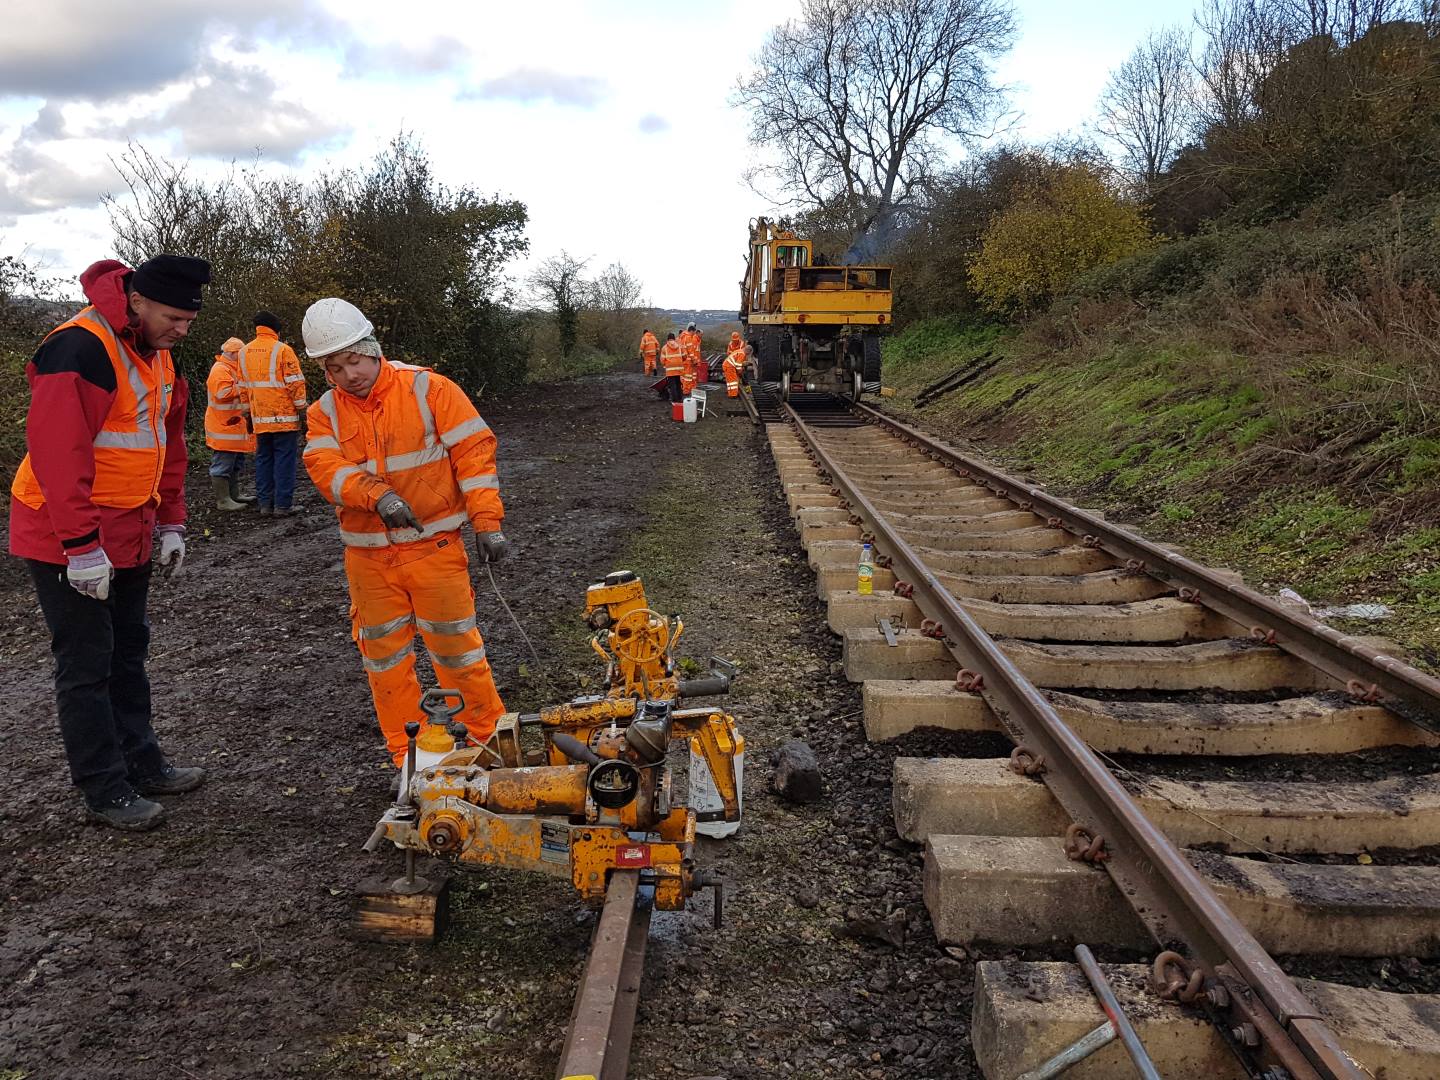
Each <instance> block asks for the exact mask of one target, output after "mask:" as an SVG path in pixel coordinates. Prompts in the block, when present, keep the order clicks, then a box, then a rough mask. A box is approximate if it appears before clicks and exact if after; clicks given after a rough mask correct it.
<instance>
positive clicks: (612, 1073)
mask: <svg viewBox="0 0 1440 1080" xmlns="http://www.w3.org/2000/svg"><path fill="white" fill-rule="evenodd" d="M648 892H649V890H648V889H645V888H642V886H641V884H640V872H639V871H638V870H615V871H612V873H611V875H610V885H609V887H608V888H607V889H606V891H605V906H604V908H602V909H601V911H600V919H599V921H598V922H597V923H596V924H595V936H594V937H593V938H592V939H591V942H590V955H589V956H588V957H586V959H585V973H584V975H582V976H581V978H580V987H579V989H578V990H577V991H576V993H575V1007H574V1009H573V1010H572V1011H571V1014H570V1029H569V1031H567V1032H566V1035H565V1048H564V1050H562V1051H561V1054H560V1067H559V1069H558V1071H557V1072H556V1074H555V1075H556V1077H557V1080H625V1076H626V1069H627V1067H628V1065H629V1061H630V1038H631V1036H632V1035H633V1034H634V1031H635V1008H636V1006H637V1005H638V1004H639V1001H640V977H641V974H642V972H643V969H644V966H645V943H646V940H647V938H648V937H649V933H650V913H651V911H652V909H653V904H652V902H651V897H650V896H649V895H648Z"/></svg>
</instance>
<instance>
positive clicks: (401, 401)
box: [301, 298, 509, 767]
mask: <svg viewBox="0 0 1440 1080" xmlns="http://www.w3.org/2000/svg"><path fill="white" fill-rule="evenodd" d="M301 333H302V335H303V336H304V339H305V352H306V354H307V355H309V356H310V357H312V358H314V359H317V360H320V361H321V362H322V363H323V364H324V367H325V377H326V381H327V382H329V383H330V384H331V386H332V387H333V389H330V390H327V391H326V392H325V393H324V394H322V395H321V396H320V399H319V400H318V401H316V402H315V404H313V405H311V406H310V408H309V411H308V413H307V429H308V431H307V434H308V438H307V440H306V443H305V453H304V456H303V460H304V462H305V468H306V470H307V471H308V472H309V474H310V478H311V479H312V480H313V481H314V482H315V486H316V488H318V489H319V491H320V493H321V494H322V495H324V496H325V498H326V499H328V500H329V501H330V502H332V503H333V504H334V505H335V513H336V516H337V517H338V518H339V519H340V539H341V541H342V542H343V543H344V545H345V575H346V578H347V579H348V582H349V585H350V620H351V631H352V635H353V637H354V640H355V644H356V646H357V647H358V648H359V650H360V658H361V662H362V663H363V665H364V667H365V674H366V676H367V677H368V679H369V680H370V692H371V695H372V696H373V697H374V699H375V712H376V714H377V715H378V717H379V720H380V730H381V732H382V733H383V734H384V736H385V743H386V746H387V747H388V749H389V751H390V756H391V758H392V759H393V760H394V762H395V764H396V766H397V767H398V766H400V765H401V764H402V763H403V761H404V759H405V751H406V735H405V725H406V723H407V722H409V721H411V720H417V721H423V720H424V716H423V714H422V713H421V711H420V683H419V680H418V679H417V678H416V675H415V634H416V631H417V630H418V631H419V634H420V637H421V639H422V640H423V641H424V643H425V648H426V650H427V651H428V652H429V653H430V660H431V662H432V663H433V664H434V666H435V680H436V681H437V682H438V683H439V684H440V685H441V686H443V687H446V688H451V689H457V690H459V691H460V692H461V694H463V695H464V698H465V707H464V709H463V710H462V711H461V712H460V714H459V717H458V719H460V720H461V721H462V722H463V723H464V724H465V726H466V728H468V729H469V731H470V734H471V736H472V737H473V738H474V739H476V740H477V741H482V742H483V741H484V740H485V739H488V738H489V737H490V736H491V735H492V734H493V733H494V731H495V722H496V721H497V720H498V719H499V718H500V716H501V714H502V713H504V711H505V707H504V705H502V704H501V702H500V695H499V693H498V692H497V691H496V689H495V679H494V677H493V676H492V674H491V672H490V662H489V661H488V660H487V659H486V657H485V643H484V641H482V640H481V638H480V631H479V630H478V629H477V628H476V626H475V593H474V592H473V591H472V589H471V587H470V565H469V560H468V559H467V558H466V555H465V544H464V542H463V540H462V538H461V535H460V529H461V527H462V526H463V525H464V524H465V523H466V522H467V521H468V522H469V523H470V525H471V526H472V527H473V528H474V530H475V553H476V555H477V557H478V558H479V559H480V561H481V562H498V561H499V560H500V559H501V558H503V557H504V555H505V553H506V552H507V551H508V550H509V544H508V543H507V541H506V539H505V534H504V533H502V532H501V531H500V523H501V520H502V519H503V518H504V516H505V510H504V507H503V506H502V505H501V502H500V478H499V476H498V475H497V474H496V471H495V435H494V433H493V432H492V431H491V430H490V427H489V425H488V424H486V423H485V421H484V420H482V419H480V415H479V414H478V413H477V412H476V411H475V406H474V405H473V404H471V402H470V399H469V398H468V397H466V396H465V392H464V391H463V390H461V389H460V387H458V386H456V385H455V384H454V383H453V382H451V381H450V380H449V379H447V378H445V376H443V375H439V374H436V373H435V372H433V371H431V370H430V369H429V368H423V367H415V366H413V365H410V364H398V363H393V362H391V361H389V360H386V359H385V357H384V356H383V355H382V354H381V350H380V345H379V343H378V342H377V341H376V340H375V336H374V327H373V326H372V325H371V324H370V321H369V320H368V319H366V318H365V316H364V315H363V314H361V313H360V310H359V309H358V308H356V307H355V306H354V305H353V304H349V303H347V302H346V301H344V300H340V299H336V298H330V299H326V300H320V301H317V302H316V303H314V304H312V305H310V309H309V310H308V311H307V312H306V313H305V321H304V323H303V325H302V327H301Z"/></svg>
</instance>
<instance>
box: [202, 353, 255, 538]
mask: <svg viewBox="0 0 1440 1080" xmlns="http://www.w3.org/2000/svg"><path fill="white" fill-rule="evenodd" d="M244 348H245V343H244V342H243V341H241V340H240V339H239V338H235V337H232V338H230V339H229V340H228V341H226V342H225V344H223V345H221V346H220V352H219V353H217V354H216V356H215V363H214V365H213V366H212V367H211V368H210V377H209V378H208V379H206V380H205V445H206V446H208V447H209V448H210V490H211V492H212V494H214V496H215V505H216V507H218V508H219V509H221V510H244V509H245V506H246V504H247V503H253V502H254V501H255V496H253V495H241V494H240V477H241V476H242V475H243V474H244V472H245V455H246V454H253V453H254V452H255V433H254V432H253V431H251V430H250V395H249V394H248V393H247V392H246V390H245V381H244V380H243V379H242V378H241V377H240V353H241V352H242V351H243V350H244Z"/></svg>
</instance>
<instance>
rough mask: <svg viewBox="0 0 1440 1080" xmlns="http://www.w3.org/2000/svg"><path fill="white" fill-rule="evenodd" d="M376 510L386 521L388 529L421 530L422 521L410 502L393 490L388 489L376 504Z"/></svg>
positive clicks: (382, 519) (381, 518)
mask: <svg viewBox="0 0 1440 1080" xmlns="http://www.w3.org/2000/svg"><path fill="white" fill-rule="evenodd" d="M375 512H376V513H377V514H379V515H380V520H381V521H383V522H385V527H386V528H387V529H414V530H415V531H416V532H419V531H420V528H421V526H420V521H419V519H418V518H417V517H416V516H415V511H414V510H411V509H410V504H409V503H407V502H406V501H405V500H404V499H402V498H401V497H400V496H399V495H397V494H395V492H393V491H387V492H386V493H385V494H384V495H381V496H380V499H379V501H378V502H376V504H375Z"/></svg>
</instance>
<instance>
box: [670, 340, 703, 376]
mask: <svg viewBox="0 0 1440 1080" xmlns="http://www.w3.org/2000/svg"><path fill="white" fill-rule="evenodd" d="M676 340H677V341H679V342H680V351H681V352H682V353H683V354H684V356H685V367H686V370H688V371H690V372H692V373H693V372H694V371H695V369H696V368H697V367H698V366H699V364H700V331H698V330H682V331H680V335H679V337H678V338H677V339H676Z"/></svg>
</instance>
